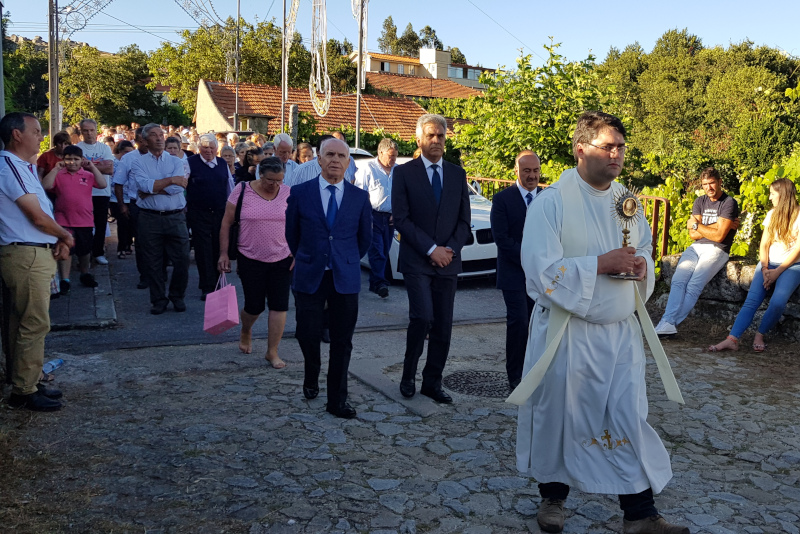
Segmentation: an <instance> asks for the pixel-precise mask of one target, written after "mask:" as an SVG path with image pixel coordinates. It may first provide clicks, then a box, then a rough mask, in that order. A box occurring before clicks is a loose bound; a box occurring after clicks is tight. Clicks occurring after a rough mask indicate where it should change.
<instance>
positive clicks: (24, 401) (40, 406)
mask: <svg viewBox="0 0 800 534" xmlns="http://www.w3.org/2000/svg"><path fill="white" fill-rule="evenodd" d="M8 405H9V406H11V407H12V408H26V409H28V410H31V411H34V412H55V411H56V410H60V409H61V406H62V404H61V403H60V402H58V401H57V400H53V399H48V398H47V397H45V396H44V395H42V394H41V393H40V392H38V391H37V392H36V393H31V394H30V395H17V394H16V393H12V394H11V396H10V397H9V398H8Z"/></svg>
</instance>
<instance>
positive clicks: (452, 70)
mask: <svg viewBox="0 0 800 534" xmlns="http://www.w3.org/2000/svg"><path fill="white" fill-rule="evenodd" d="M447 77H448V78H463V77H464V76H463V72H462V69H460V68H458V67H454V66H452V65H450V66H449V67H447Z"/></svg>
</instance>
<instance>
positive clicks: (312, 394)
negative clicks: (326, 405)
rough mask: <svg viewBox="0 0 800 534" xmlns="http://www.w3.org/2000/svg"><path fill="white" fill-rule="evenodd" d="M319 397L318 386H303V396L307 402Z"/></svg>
mask: <svg viewBox="0 0 800 534" xmlns="http://www.w3.org/2000/svg"><path fill="white" fill-rule="evenodd" d="M317 395H319V386H311V387H308V386H303V396H304V397H305V398H307V399H308V400H311V399H316V398H317Z"/></svg>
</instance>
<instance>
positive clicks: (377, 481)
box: [367, 478, 403, 491]
mask: <svg viewBox="0 0 800 534" xmlns="http://www.w3.org/2000/svg"><path fill="white" fill-rule="evenodd" d="M402 482H403V481H402V480H397V479H382V478H370V479H369V480H367V483H368V484H369V487H371V488H372V489H374V490H375V491H386V490H391V489H395V488H396V487H397V486H399V485H400V484H401V483H402Z"/></svg>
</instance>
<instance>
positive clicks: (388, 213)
mask: <svg viewBox="0 0 800 534" xmlns="http://www.w3.org/2000/svg"><path fill="white" fill-rule="evenodd" d="M372 213H377V214H379V215H391V214H392V212H391V211H378V210H372Z"/></svg>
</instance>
